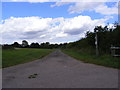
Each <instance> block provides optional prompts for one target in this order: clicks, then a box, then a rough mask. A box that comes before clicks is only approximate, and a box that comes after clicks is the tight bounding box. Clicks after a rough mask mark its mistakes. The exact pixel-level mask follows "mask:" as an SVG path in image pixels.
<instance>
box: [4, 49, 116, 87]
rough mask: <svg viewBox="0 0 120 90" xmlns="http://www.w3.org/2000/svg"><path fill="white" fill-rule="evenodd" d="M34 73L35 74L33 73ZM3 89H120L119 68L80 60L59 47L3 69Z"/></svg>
mask: <svg viewBox="0 0 120 90" xmlns="http://www.w3.org/2000/svg"><path fill="white" fill-rule="evenodd" d="M34 74H35V75H34ZM2 75H3V78H2V80H3V82H2V83H3V84H2V85H3V88H117V87H118V70H117V69H112V68H107V67H103V66H97V65H94V64H88V63H83V62H81V61H77V60H75V59H73V58H71V57H69V56H68V55H66V54H64V53H62V52H61V51H60V50H56V51H54V52H52V53H51V54H49V55H48V56H46V57H44V58H43V59H40V60H36V61H33V62H29V63H25V64H21V65H16V66H12V67H8V68H4V69H3V73H2Z"/></svg>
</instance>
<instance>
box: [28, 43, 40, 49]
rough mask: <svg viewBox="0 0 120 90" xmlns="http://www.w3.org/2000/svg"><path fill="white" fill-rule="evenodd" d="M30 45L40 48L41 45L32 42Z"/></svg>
mask: <svg viewBox="0 0 120 90" xmlns="http://www.w3.org/2000/svg"><path fill="white" fill-rule="evenodd" d="M30 47H31V48H39V47H40V45H39V43H31V44H30Z"/></svg>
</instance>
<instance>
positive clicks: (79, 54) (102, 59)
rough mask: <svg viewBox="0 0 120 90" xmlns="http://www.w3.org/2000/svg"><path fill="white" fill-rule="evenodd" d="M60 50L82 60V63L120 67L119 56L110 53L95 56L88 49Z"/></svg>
mask: <svg viewBox="0 0 120 90" xmlns="http://www.w3.org/2000/svg"><path fill="white" fill-rule="evenodd" d="M62 51H63V52H64V53H65V54H68V55H69V56H71V57H73V58H75V59H77V60H80V61H83V62H84V63H92V64H97V65H101V66H106V67H112V68H117V69H120V60H119V59H120V58H118V57H112V56H110V55H101V56H98V57H97V56H95V55H94V54H91V53H89V51H88V52H87V51H84V50H82V51H80V50H76V49H64V50H62Z"/></svg>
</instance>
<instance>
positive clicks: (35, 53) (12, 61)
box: [2, 48, 53, 68]
mask: <svg viewBox="0 0 120 90" xmlns="http://www.w3.org/2000/svg"><path fill="white" fill-rule="evenodd" d="M52 51H53V50H52V49H29V48H24V49H9V50H2V68H5V67H9V66H13V65H17V64H22V63H26V62H30V61H33V60H36V59H40V58H42V57H44V56H46V55H48V54H49V53H51V52H52Z"/></svg>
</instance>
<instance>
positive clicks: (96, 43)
mask: <svg viewBox="0 0 120 90" xmlns="http://www.w3.org/2000/svg"><path fill="white" fill-rule="evenodd" d="M97 32H98V30H97V29H96V27H95V45H96V56H98V55H99V51H98V35H97Z"/></svg>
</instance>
